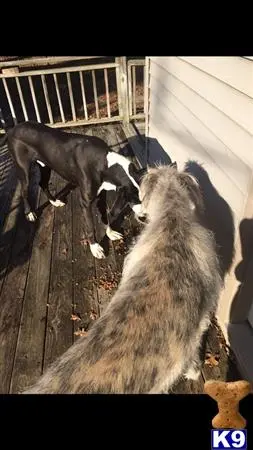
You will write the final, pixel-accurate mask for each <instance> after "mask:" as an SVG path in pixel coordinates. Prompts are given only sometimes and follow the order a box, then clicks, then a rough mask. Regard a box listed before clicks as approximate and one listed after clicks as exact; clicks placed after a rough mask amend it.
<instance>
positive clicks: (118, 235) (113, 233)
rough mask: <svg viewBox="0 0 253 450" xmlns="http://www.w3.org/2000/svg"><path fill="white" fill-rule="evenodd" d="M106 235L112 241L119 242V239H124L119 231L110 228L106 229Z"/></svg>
mask: <svg viewBox="0 0 253 450" xmlns="http://www.w3.org/2000/svg"><path fill="white" fill-rule="evenodd" d="M106 235H107V236H108V238H109V239H110V240H111V241H117V240H119V239H123V235H122V234H121V233H118V232H117V231H114V230H112V229H111V228H110V227H107V228H106Z"/></svg>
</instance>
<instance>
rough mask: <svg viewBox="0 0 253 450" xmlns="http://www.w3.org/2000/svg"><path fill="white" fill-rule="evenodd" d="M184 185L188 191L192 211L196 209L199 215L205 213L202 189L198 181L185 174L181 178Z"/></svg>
mask: <svg viewBox="0 0 253 450" xmlns="http://www.w3.org/2000/svg"><path fill="white" fill-rule="evenodd" d="M180 178H181V183H182V185H183V186H184V187H185V188H186V189H187V191H188V194H189V197H190V201H191V203H192V209H195V210H196V211H197V212H198V213H199V214H203V212H204V208H205V207H204V200H203V196H202V193H201V188H200V186H199V183H198V181H197V179H196V178H195V177H194V176H193V175H191V174H190V173H186V172H183V173H182V174H181V176H180Z"/></svg>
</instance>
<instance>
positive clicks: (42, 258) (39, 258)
mask: <svg viewBox="0 0 253 450" xmlns="http://www.w3.org/2000/svg"><path fill="white" fill-rule="evenodd" d="M45 202H46V196H45V195H44V193H41V195H40V206H42V205H43V204H44V203H45ZM53 223H54V211H53V207H52V206H51V205H50V206H47V207H46V208H45V210H44V211H43V214H42V216H41V217H40V220H39V223H38V229H37V233H36V235H35V238H34V242H33V249H32V255H31V258H30V265H29V271H28V277H27V283H26V289H25V297H24V304H23V310H22V315H21V323H20V330H19V336H18V342H17V351H16V356H15V361H14V368H13V374H12V383H11V392H14V393H15V392H19V391H21V390H22V389H24V388H25V387H27V386H29V385H30V384H32V383H33V382H34V381H35V380H36V379H37V378H38V377H39V376H40V375H41V373H42V367H43V351H44V341H45V330H46V317H47V302H48V289H49V278H50V261H51V252H52V236H53V234H52V232H53Z"/></svg>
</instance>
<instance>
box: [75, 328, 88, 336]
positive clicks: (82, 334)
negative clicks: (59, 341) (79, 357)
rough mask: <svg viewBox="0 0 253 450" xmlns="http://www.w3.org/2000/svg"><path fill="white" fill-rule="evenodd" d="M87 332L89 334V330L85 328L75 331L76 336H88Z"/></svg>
mask: <svg viewBox="0 0 253 450" xmlns="http://www.w3.org/2000/svg"><path fill="white" fill-rule="evenodd" d="M87 334H88V331H85V330H84V328H82V329H81V330H77V331H75V332H74V335H75V336H87Z"/></svg>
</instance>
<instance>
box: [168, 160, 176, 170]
mask: <svg viewBox="0 0 253 450" xmlns="http://www.w3.org/2000/svg"><path fill="white" fill-rule="evenodd" d="M170 167H173V168H174V169H177V162H176V161H174V162H173V163H171V164H170Z"/></svg>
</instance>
